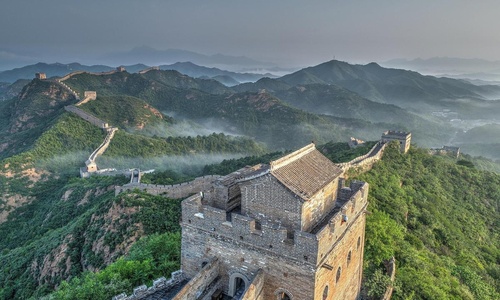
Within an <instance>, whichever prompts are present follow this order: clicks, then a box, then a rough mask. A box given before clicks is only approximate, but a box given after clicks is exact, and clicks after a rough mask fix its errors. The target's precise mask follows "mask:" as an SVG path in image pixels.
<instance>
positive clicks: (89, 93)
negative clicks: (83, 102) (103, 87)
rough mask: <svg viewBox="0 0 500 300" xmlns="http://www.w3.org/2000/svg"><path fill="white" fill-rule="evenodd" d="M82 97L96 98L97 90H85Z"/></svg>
mask: <svg viewBox="0 0 500 300" xmlns="http://www.w3.org/2000/svg"><path fill="white" fill-rule="evenodd" d="M83 95H84V97H83V98H84V99H86V98H89V99H90V100H95V99H97V92H96V91H85V92H84V93H83Z"/></svg>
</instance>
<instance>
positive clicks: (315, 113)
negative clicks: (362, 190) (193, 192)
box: [0, 61, 500, 299]
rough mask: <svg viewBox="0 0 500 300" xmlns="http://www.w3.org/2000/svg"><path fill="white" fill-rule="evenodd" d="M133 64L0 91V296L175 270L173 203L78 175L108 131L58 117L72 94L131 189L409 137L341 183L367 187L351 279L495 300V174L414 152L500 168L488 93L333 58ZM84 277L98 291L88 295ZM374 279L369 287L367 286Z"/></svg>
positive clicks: (105, 163)
mask: <svg viewBox="0 0 500 300" xmlns="http://www.w3.org/2000/svg"><path fill="white" fill-rule="evenodd" d="M177 66H183V67H188V68H189V67H191V68H192V69H193V70H195V71H196V70H202V71H205V72H208V71H212V72H215V71H217V70H215V71H214V70H213V69H209V70H206V69H204V68H198V67H197V66H192V65H189V64H177ZM144 67H146V66H145V65H141V64H136V65H131V66H130V67H127V69H128V71H124V72H113V73H108V74H90V73H81V74H76V75H73V76H71V77H70V78H68V79H66V80H65V81H64V84H65V85H62V84H61V83H59V82H57V81H55V80H52V79H50V78H49V79H46V80H39V79H31V80H19V81H16V82H15V83H13V84H4V85H2V87H1V88H2V89H3V90H4V91H6V92H4V95H6V96H5V97H6V100H4V101H0V195H1V196H0V236H2V237H3V238H2V239H0V246H1V248H2V251H0V299H29V298H41V297H43V296H46V295H47V294H49V293H51V292H53V291H54V289H55V288H56V287H57V288H58V292H57V293H58V294H56V295H52V296H54V297H55V298H53V299H59V298H68V299H74V298H78V297H83V296H82V295H83V294H82V293H84V292H89V293H91V294H92V293H93V294H92V295H94V296H89V297H88V298H92V299H100V298H98V297H96V296H95V295H96V293H98V292H101V291H107V292H109V291H110V290H111V291H112V292H113V293H115V294H117V293H120V292H122V291H125V290H127V291H129V292H130V291H131V288H133V287H134V286H137V285H140V284H143V283H145V282H148V280H152V279H154V278H157V277H159V276H164V275H165V274H167V273H168V272H170V271H172V270H176V268H178V254H175V253H176V251H178V249H180V248H179V247H180V246H179V245H180V240H179V234H178V231H179V222H178V220H179V217H180V201H178V200H169V201H165V198H163V197H161V196H153V195H149V194H147V193H145V192H143V191H139V190H135V191H131V192H130V193H126V194H119V195H118V196H114V187H115V186H116V185H123V184H125V183H127V182H128V179H127V178H125V177H120V176H118V177H100V176H95V177H91V178H89V179H80V178H77V177H78V174H79V173H78V170H79V167H82V166H83V165H84V162H85V161H86V160H87V159H88V156H89V154H90V153H92V151H93V150H94V149H96V147H99V145H100V144H101V143H102V141H103V140H104V139H105V136H106V133H105V132H104V131H103V130H102V129H101V128H99V127H97V126H94V125H92V124H90V123H89V122H87V121H85V120H83V119H82V118H80V117H78V116H77V115H75V114H73V113H70V112H68V111H66V110H65V107H66V106H69V105H76V103H77V102H78V99H77V98H76V97H75V94H74V93H73V92H72V91H74V92H76V93H77V94H78V95H80V98H83V95H84V92H85V91H96V92H97V98H96V99H95V100H92V101H88V102H86V103H83V104H81V105H79V106H78V108H79V109H81V110H83V111H84V112H86V113H89V114H91V115H93V116H95V117H97V118H100V119H101V120H103V121H105V122H108V123H109V124H110V125H111V126H114V127H116V128H118V131H117V132H116V133H115V135H114V137H113V139H112V141H111V143H110V145H109V148H108V149H107V150H106V152H104V153H103V154H102V156H100V157H99V158H98V159H97V163H98V164H99V167H100V168H119V169H128V168H131V167H138V168H141V169H143V170H144V169H151V168H154V169H157V172H155V173H153V174H150V175H145V176H144V177H143V180H145V181H144V182H148V183H152V184H163V183H165V182H166V183H168V184H174V183H179V182H183V181H186V180H189V178H190V176H193V177H195V176H201V175H207V174H210V173H203V174H202V170H206V169H207V168H206V167H205V168H204V166H205V165H207V164H213V166H212V167H211V169H212V170H226V169H228V168H233V167H234V166H236V165H237V166H239V167H241V166H245V165H250V164H255V163H261V162H268V161H269V157H276V156H278V157H279V156H281V155H279V153H278V154H276V153H274V154H269V155H268V156H265V157H266V159H267V161H266V160H265V159H264V158H263V157H261V156H260V155H261V154H263V153H266V152H269V151H271V150H272V151H275V150H277V151H280V150H287V149H292V148H298V147H301V146H303V145H305V144H308V143H310V142H311V141H314V142H315V143H316V144H317V145H318V149H321V151H324V153H325V154H326V155H327V156H330V157H335V156H337V157H344V155H347V156H346V157H350V158H348V159H346V160H349V159H351V158H352V157H356V156H358V155H362V154H365V153H366V152H367V151H368V150H369V149H370V147H371V146H361V148H357V149H352V150H351V149H349V146H348V145H347V143H345V142H346V141H348V140H349V139H350V137H356V138H360V139H364V140H368V141H376V140H379V139H380V135H381V133H382V132H383V131H385V130H388V129H395V130H403V131H411V132H412V143H413V145H414V146H415V145H418V146H419V147H422V148H418V147H412V149H410V152H409V153H407V154H401V153H399V150H398V145H397V144H391V145H389V146H388V147H387V149H386V152H385V154H384V157H383V159H382V160H381V161H379V162H378V163H377V164H376V165H375V166H374V167H373V169H372V170H371V171H369V172H367V173H365V174H359V172H358V171H357V170H353V171H354V172H353V173H352V174H350V176H352V177H351V178H353V179H360V180H364V181H367V182H369V183H370V185H371V187H370V189H371V192H370V195H371V197H372V199H371V200H370V207H371V209H370V210H371V212H372V214H370V215H368V216H367V231H366V241H367V242H366V252H365V262H366V266H365V270H364V274H370V275H369V276H367V278H375V279H377V278H379V277H380V276H378V275H377V274H379V275H381V274H382V273H380V270H382V269H383V264H382V262H383V260H385V259H387V258H388V257H391V256H395V257H396V260H397V262H398V273H397V274H398V275H397V276H399V277H397V278H398V280H399V282H400V289H399V290H396V292H395V293H396V295H399V296H401V297H414V298H415V299H432V298H433V297H434V296H436V295H438V296H439V297H438V298H442V299H446V298H447V296H449V295H452V296H454V297H456V298H460V299H461V298H465V299H467V298H468V299H474V298H479V296H481V297H483V298H484V299H497V298H496V297H497V296H498V292H497V291H498V290H500V289H499V288H498V284H497V283H496V282H497V281H498V277H499V276H498V274H500V273H499V268H498V264H497V263H495V262H498V257H499V252H498V230H497V228H498V220H497V219H495V217H496V216H497V213H498V212H497V210H498V207H496V206H495V201H496V200H497V198H498V196H499V195H498V189H497V186H498V182H500V178H499V176H498V175H497V174H495V173H493V172H482V171H480V170H479V169H480V168H485V169H488V170H499V169H500V168H499V167H498V165H497V164H495V163H494V162H493V161H491V160H487V159H484V158H483V159H477V158H473V157H471V156H469V155H467V154H462V155H461V156H460V158H459V160H457V159H456V158H455V157H449V156H446V155H444V156H431V155H429V154H428V153H427V152H428V150H427V149H425V147H432V146H439V147H440V146H442V145H450V144H452V145H458V146H460V147H462V150H463V149H466V152H467V153H473V154H474V153H480V154H481V155H484V156H489V157H493V158H496V159H499V158H500V157H498V153H500V152H499V151H498V149H499V148H498V145H499V144H498V142H499V140H498V138H497V135H495V134H496V133H497V132H498V125H497V124H499V123H500V122H499V121H498V115H499V113H500V108H499V103H500V101H498V100H494V99H495V95H496V94H497V93H499V88H498V87H495V86H475V85H472V84H470V83H468V82H465V81H462V80H455V79H449V78H436V77H432V76H423V75H420V74H418V73H416V72H411V71H405V70H397V69H387V68H383V67H381V66H379V65H377V64H368V65H352V64H348V63H346V62H340V61H329V62H325V63H323V64H320V65H317V66H313V67H309V68H305V69H303V70H299V71H297V72H294V73H292V74H289V75H286V76H283V77H280V78H268V77H263V78H260V79H259V80H257V81H256V82H247V83H242V84H238V85H235V86H232V87H229V86H227V85H224V84H222V83H220V82H219V81H217V80H215V79H212V78H195V77H191V76H188V75H186V74H183V73H181V72H178V71H175V70H161V69H160V70H157V69H150V70H149V71H147V72H140V73H134V72H132V71H131V70H133V69H134V68H135V69H143V68H144ZM195 71H193V72H195ZM185 72H188V71H187V70H185ZM196 72H197V71H196ZM198 75H201V73H200V74H198ZM212 75H215V73H210V76H212ZM232 75H233V76H234V74H232ZM203 76H205V75H202V76H200V77H203ZM206 76H207V77H208V75H206ZM215 76H229V75H227V74H226V75H215ZM230 77H232V76H230ZM226 79H227V78H226ZM68 87H70V88H71V91H70V90H69V89H68ZM15 91H19V92H17V93H16V92H15ZM464 131H465V132H464ZM374 143H375V142H369V143H367V144H369V145H373V144H374ZM322 144H323V145H322ZM474 145H479V147H480V149H477V148H474ZM247 155H250V157H248V158H240V157H242V156H247ZM273 155H274V156H273ZM235 157H236V158H239V159H237V160H231V159H230V158H235ZM223 159H224V161H223V163H220V162H221V161H222V160H223ZM479 162H481V164H479ZM219 163H220V164H219ZM239 167H237V168H239ZM495 167H496V168H497V169H494V168H495ZM237 168H236V169H237ZM208 169H210V168H208ZM160 170H166V171H165V172H158V171H160ZM231 171H234V168H233V169H232V170H229V172H231ZM176 172H181V173H182V174H181V175H179V174H177V173H176ZM220 174H221V175H224V174H225V171H220ZM158 220H161V221H158ZM141 237H144V238H143V239H140V238H141ZM133 244H135V245H137V246H136V247H134V246H132V245H133ZM131 247H132V248H131ZM167 249H168V251H166V250H167ZM463 249H467V251H463ZM153 253H154V254H153ZM167 253H168V254H169V255H170V256H169V255H167ZM163 255H164V256H163ZM167 256H168V257H167ZM120 257H122V258H120ZM158 260H159V261H158ZM113 262H115V263H113ZM108 265H109V269H108V268H106V266H108ZM159 265H161V268H160V267H158V266H159ZM98 270H101V271H102V272H101V273H99V274H100V275H94V273H92V272H93V271H98ZM436 270H438V272H436ZM122 271H123V274H129V275H130V274H134V275H133V276H135V278H133V279H129V278H128V277H122V276H128V275H123V274H122V273H121V272H122ZM377 272H379V273H377ZM135 274H139V275H137V276H136V275H135ZM108 275H109V276H108ZM154 276H155V277H154ZM381 276H383V275H381ZM96 277H98V278H104V277H105V278H107V279H109V280H110V283H106V284H94V283H93V281H92V280H94V279H95V278H96ZM375 279H374V281H371V280H370V282H372V284H373V286H370V282H368V283H366V286H367V288H370V289H371V288H374V287H375V288H376V287H378V286H380V284H381V282H382V280H380V282H379V281H377V280H378V279H377V280H375ZM62 280H68V281H70V282H69V283H67V282H61V281H62ZM495 280H497V281H495ZM71 288H74V289H75V290H77V292H75V294H70V293H69V292H68V289H71ZM384 291H385V289H384ZM65 293H66V294H65ZM397 293H399V294H397ZM62 295H65V296H62ZM85 295H86V294H85ZM102 295H104V294H102ZM102 295H101V296H102ZM52 296H50V297H52ZM50 297H49V298H50ZM58 297H59V298H58ZM102 298H103V299H109V297H108V295H107V294H106V297H104V296H103V297H102ZM50 299H52V298H50Z"/></svg>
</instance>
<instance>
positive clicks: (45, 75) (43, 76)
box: [35, 73, 47, 80]
mask: <svg viewBox="0 0 500 300" xmlns="http://www.w3.org/2000/svg"><path fill="white" fill-rule="evenodd" d="M35 78H36V79H40V80H43V79H47V74H45V73H35Z"/></svg>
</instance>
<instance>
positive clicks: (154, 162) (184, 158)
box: [97, 153, 248, 176]
mask: <svg viewBox="0 0 500 300" xmlns="http://www.w3.org/2000/svg"><path fill="white" fill-rule="evenodd" d="M244 156H248V154H247V153H218V154H206V153H192V154H186V155H164V156H157V157H135V158H130V157H107V156H106V155H103V156H101V157H99V158H98V159H97V165H98V166H99V168H100V169H111V168H114V169H117V170H125V169H132V168H139V169H141V171H146V170H152V169H154V170H155V171H164V170H171V171H175V172H177V173H179V174H184V175H189V176H197V175H199V174H200V173H201V171H202V170H203V167H204V166H205V165H209V164H216V163H220V162H221V161H223V160H225V159H233V158H240V157H244Z"/></svg>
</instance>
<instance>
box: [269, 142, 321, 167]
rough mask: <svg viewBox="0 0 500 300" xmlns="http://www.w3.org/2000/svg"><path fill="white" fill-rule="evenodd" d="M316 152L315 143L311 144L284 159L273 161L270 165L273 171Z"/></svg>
mask: <svg viewBox="0 0 500 300" xmlns="http://www.w3.org/2000/svg"><path fill="white" fill-rule="evenodd" d="M314 150H316V145H315V144H314V143H310V144H309V145H307V146H305V147H302V148H300V149H298V150H296V151H294V152H292V153H290V154H288V155H285V156H283V157H282V158H279V159H277V160H274V161H271V162H270V163H269V165H270V166H271V171H274V170H277V169H279V168H281V167H283V166H286V165H288V164H290V163H292V162H294V161H296V160H298V159H299V158H301V157H303V156H304V155H306V154H308V153H310V152H312V151H314Z"/></svg>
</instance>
